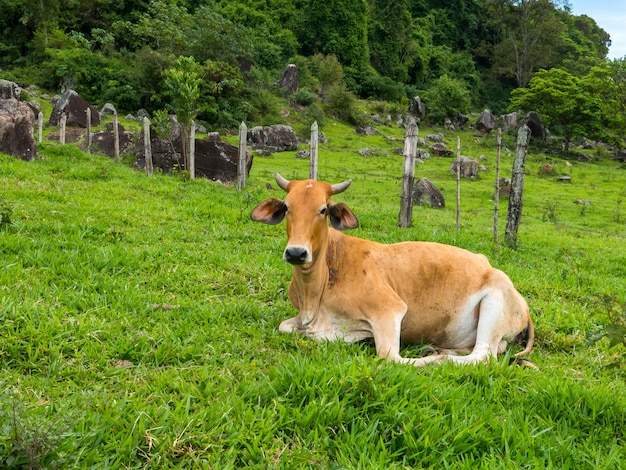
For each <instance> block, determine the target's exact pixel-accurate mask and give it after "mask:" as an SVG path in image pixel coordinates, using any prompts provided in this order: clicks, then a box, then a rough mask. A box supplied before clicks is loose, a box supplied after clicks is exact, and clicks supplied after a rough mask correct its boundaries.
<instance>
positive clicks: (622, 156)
mask: <svg viewBox="0 0 626 470" xmlns="http://www.w3.org/2000/svg"><path fill="white" fill-rule="evenodd" d="M611 159H613V160H616V161H618V162H621V163H626V149H622V150H620V151H619V152H617V153H616V154H615V155H613V156H612V157H611Z"/></svg>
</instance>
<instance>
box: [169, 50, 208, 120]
mask: <svg viewBox="0 0 626 470" xmlns="http://www.w3.org/2000/svg"><path fill="white" fill-rule="evenodd" d="M201 73H202V70H201V67H200V64H198V63H197V62H196V61H195V60H194V58H193V57H183V56H181V57H179V58H178V59H176V60H175V61H174V64H173V67H172V68H169V69H167V70H165V71H164V72H163V76H164V84H165V87H166V88H167V90H168V91H169V94H170V96H171V103H172V104H171V106H172V111H173V112H174V113H175V114H176V117H177V119H178V122H180V123H181V124H183V125H184V126H189V125H190V124H191V121H192V120H193V119H194V117H195V116H196V112H197V109H196V105H197V101H198V98H199V97H200V84H201V83H202V79H201V78H200V77H201Z"/></svg>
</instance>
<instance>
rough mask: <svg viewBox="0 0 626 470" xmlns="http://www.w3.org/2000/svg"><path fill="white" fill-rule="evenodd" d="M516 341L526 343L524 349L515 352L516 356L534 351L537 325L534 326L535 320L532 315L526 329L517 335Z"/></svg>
mask: <svg viewBox="0 0 626 470" xmlns="http://www.w3.org/2000/svg"><path fill="white" fill-rule="evenodd" d="M515 341H517V342H518V343H520V344H525V345H526V347H525V348H524V350H523V351H520V352H518V353H516V354H515V357H519V356H525V355H526V354H528V353H530V351H532V349H533V344H535V327H534V326H533V321H532V320H531V319H530V317H528V325H526V328H524V330H523V331H522V332H521V333H520V334H519V335H517V337H516V338H515Z"/></svg>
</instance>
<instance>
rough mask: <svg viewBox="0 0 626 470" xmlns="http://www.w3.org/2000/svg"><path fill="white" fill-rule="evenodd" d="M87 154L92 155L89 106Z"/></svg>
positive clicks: (88, 110) (89, 112) (88, 108)
mask: <svg viewBox="0 0 626 470" xmlns="http://www.w3.org/2000/svg"><path fill="white" fill-rule="evenodd" d="M85 112H86V113H87V153H91V108H90V107H89V106H87V110H86V111H85Z"/></svg>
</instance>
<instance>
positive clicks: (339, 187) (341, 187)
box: [332, 180, 352, 194]
mask: <svg viewBox="0 0 626 470" xmlns="http://www.w3.org/2000/svg"><path fill="white" fill-rule="evenodd" d="M351 183H352V180H346V181H344V182H343V183H337V184H333V192H332V194H339V193H342V192H344V191H345V190H346V189H348V186H350V184H351Z"/></svg>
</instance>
